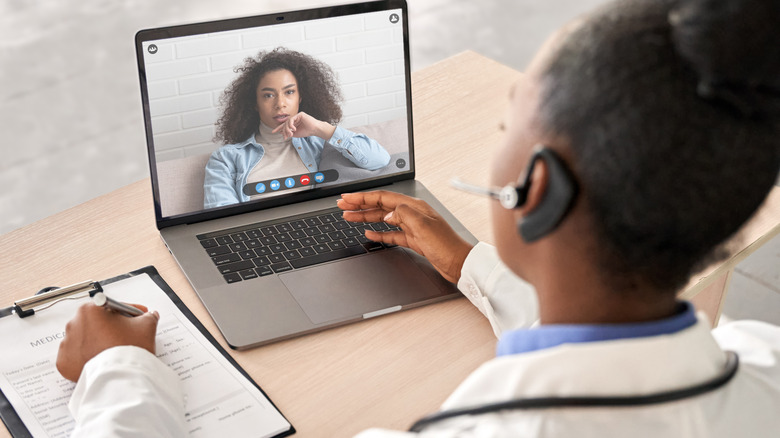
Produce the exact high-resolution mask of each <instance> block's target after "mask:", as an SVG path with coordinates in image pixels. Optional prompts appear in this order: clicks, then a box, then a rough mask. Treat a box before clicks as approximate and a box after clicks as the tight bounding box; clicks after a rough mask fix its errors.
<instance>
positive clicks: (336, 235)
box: [328, 231, 347, 240]
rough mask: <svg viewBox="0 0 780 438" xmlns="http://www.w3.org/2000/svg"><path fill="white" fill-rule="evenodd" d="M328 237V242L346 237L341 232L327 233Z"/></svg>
mask: <svg viewBox="0 0 780 438" xmlns="http://www.w3.org/2000/svg"><path fill="white" fill-rule="evenodd" d="M328 237H330V240H341V239H343V238H345V237H347V236H345V235H344V233H342V232H341V231H334V232H332V233H328Z"/></svg>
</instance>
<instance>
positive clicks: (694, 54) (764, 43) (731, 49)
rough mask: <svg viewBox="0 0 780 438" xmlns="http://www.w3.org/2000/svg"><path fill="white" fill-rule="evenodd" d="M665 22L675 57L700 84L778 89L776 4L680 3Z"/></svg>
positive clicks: (732, 0) (731, 0) (753, 0)
mask: <svg viewBox="0 0 780 438" xmlns="http://www.w3.org/2000/svg"><path fill="white" fill-rule="evenodd" d="M669 22H670V24H671V26H672V37H673V40H674V45H675V47H676V48H677V51H678V52H679V54H680V56H682V58H683V59H685V60H686V61H687V62H688V63H689V64H690V65H691V67H692V68H693V69H694V70H695V71H696V72H697V73H698V74H699V77H700V79H701V80H703V81H705V82H707V83H710V84H721V83H726V84H730V85H731V86H747V87H759V86H768V87H771V88H775V89H776V88H778V87H780V38H778V37H779V36H780V1H778V0H680V1H679V2H677V4H676V5H675V6H674V7H673V8H672V10H671V12H670V13H669Z"/></svg>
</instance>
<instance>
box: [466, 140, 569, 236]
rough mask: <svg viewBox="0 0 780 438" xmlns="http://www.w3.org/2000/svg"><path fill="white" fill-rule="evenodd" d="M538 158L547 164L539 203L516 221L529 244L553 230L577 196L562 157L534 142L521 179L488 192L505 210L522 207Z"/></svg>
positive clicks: (521, 234) (526, 198) (519, 230)
mask: <svg viewBox="0 0 780 438" xmlns="http://www.w3.org/2000/svg"><path fill="white" fill-rule="evenodd" d="M539 161H543V162H544V163H545V164H546V165H547V175H548V177H547V186H546V187H545V191H544V194H543V195H542V200H541V201H540V202H539V205H538V206H537V207H536V208H535V209H534V210H533V211H532V212H530V213H528V214H527V215H525V216H524V217H523V219H521V220H520V221H518V223H517V229H518V232H519V233H520V236H521V237H522V238H523V240H525V241H526V242H528V243H531V242H534V241H536V240H538V239H540V238H542V237H544V236H546V235H547V234H549V233H550V232H551V231H553V230H554V229H555V228H556V227H557V226H558V225H559V224H560V223H561V221H563V218H564V217H566V214H567V213H568V212H569V210H570V209H571V207H572V205H573V204H574V199H575V198H576V197H577V193H578V185H577V182H576V179H575V178H574V175H573V174H572V173H571V171H570V170H569V169H568V167H566V164H565V163H564V162H563V160H562V159H561V158H560V157H559V156H558V154H556V153H555V152H554V151H553V150H552V149H550V148H548V147H546V146H543V145H537V146H536V148H535V149H534V153H533V155H532V156H531V160H530V161H529V163H528V166H527V167H526V169H525V173H524V174H523V176H521V177H520V179H521V181H519V183H518V184H517V185H516V186H513V185H507V186H504V187H503V188H502V189H500V190H499V191H497V192H496V191H492V190H491V191H488V192H487V193H488V194H489V195H490V196H492V197H494V198H497V199H498V201H499V202H500V203H501V206H502V207H504V208H506V209H507V210H514V209H517V208H520V207H522V206H523V205H525V203H526V201H527V200H528V191H529V189H530V188H531V183H532V179H531V176H532V174H533V170H534V167H535V166H536V163H537V162H539ZM455 185H456V186H457V187H460V188H466V189H467V190H471V191H474V189H473V188H469V187H464V184H463V183H460V182H455ZM483 192H484V191H483Z"/></svg>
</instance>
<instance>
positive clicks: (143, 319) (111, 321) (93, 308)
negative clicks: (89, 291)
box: [57, 303, 160, 382]
mask: <svg viewBox="0 0 780 438" xmlns="http://www.w3.org/2000/svg"><path fill="white" fill-rule="evenodd" d="M132 306H133V307H136V308H138V309H141V310H142V311H143V312H144V313H143V314H142V315H140V316H136V317H128V316H123V315H122V314H121V313H119V312H117V311H114V310H109V309H108V308H105V307H102V306H97V305H95V304H93V303H87V304H84V305H82V306H81V307H79V310H78V311H77V312H76V316H75V317H74V318H73V319H72V320H71V321H70V322H68V324H67V325H66V326H65V338H64V339H63V340H62V343H60V349H59V352H58V353H57V370H58V371H59V372H60V374H62V376H63V377H65V378H66V379H68V380H71V381H74V382H75V381H77V380H78V379H79V376H80V375H81V370H82V369H83V368H84V365H86V363H87V362H89V360H90V359H92V358H93V357H95V356H97V355H98V354H99V353H101V352H102V351H104V350H108V349H109V348H112V347H118V346H120V345H134V346H137V347H141V348H144V349H146V350H148V351H149V352H150V353H152V354H154V350H155V342H154V338H155V335H156V334H157V321H159V319H160V315H159V314H158V313H157V312H148V309H147V308H146V307H145V306H142V305H139V304H133V305H132Z"/></svg>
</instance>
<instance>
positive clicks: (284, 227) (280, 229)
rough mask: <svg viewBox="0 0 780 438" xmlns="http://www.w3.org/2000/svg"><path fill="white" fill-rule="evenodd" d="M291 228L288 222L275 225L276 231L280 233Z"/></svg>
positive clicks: (286, 231) (287, 231)
mask: <svg viewBox="0 0 780 438" xmlns="http://www.w3.org/2000/svg"><path fill="white" fill-rule="evenodd" d="M292 230H293V227H291V226H290V224H279V225H277V226H276V231H278V232H280V233H289V232H290V231H292Z"/></svg>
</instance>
